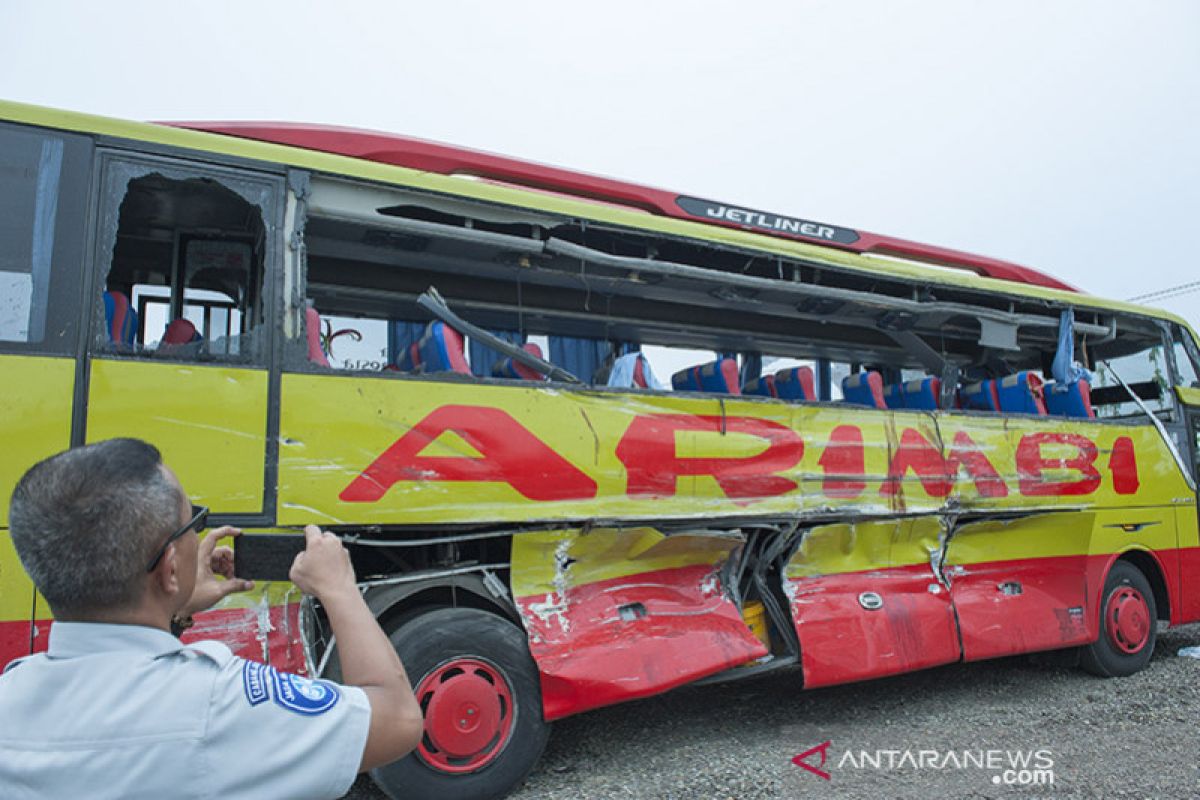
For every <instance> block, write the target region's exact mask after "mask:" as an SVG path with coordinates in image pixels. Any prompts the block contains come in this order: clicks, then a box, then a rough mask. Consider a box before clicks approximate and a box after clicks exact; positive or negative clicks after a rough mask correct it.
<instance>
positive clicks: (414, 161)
mask: <svg viewBox="0 0 1200 800" xmlns="http://www.w3.org/2000/svg"><path fill="white" fill-rule="evenodd" d="M164 124H167V125H172V126H175V127H179V128H187V129H190V130H197V131H204V132H207V133H218V134H224V135H227V136H237V137H241V138H244V139H253V140H257V141H262V142H270V143H272V144H282V145H288V146H292V147H299V148H303V149H306V150H315V151H319V152H324V153H332V154H336V155H342V156H348V157H351V158H358V159H363V160H366V161H372V162H375V163H379V164H389V165H393V166H400V167H407V168H409V169H415V170H420V171H422V172H432V173H436V174H439V175H464V176H471V177H477V178H483V179H487V180H493V181H499V182H503V183H508V184H512V185H515V186H519V187H523V188H531V189H538V190H542V191H550V192H556V193H560V194H566V195H571V196H575V197H581V198H587V199H590V200H599V201H603V202H606V203H613V204H617V205H623V206H628V207H632V208H636V209H640V210H643V211H647V212H650V213H652V214H658V215H662V216H668V217H675V218H678V219H685V220H690V221H694V222H702V223H706V224H709V225H720V226H724V227H729V228H737V229H740V230H745V231H750V232H753V233H760V234H765V235H768V236H776V237H781V238H786V239H795V240H798V241H803V242H809V243H813V244H820V245H824V246H827V247H835V248H838V249H842V250H848V251H851V252H855V253H866V254H873V255H882V256H894V257H899V258H904V259H908V260H913V261H919V262H923V263H928V264H934V265H937V266H941V267H949V268H953V269H962V270H969V271H971V272H974V273H975V274H977V275H981V276H984V277H988V278H995V279H998V280H1005V281H1011V282H1014V283H1022V284H1028V285H1033V286H1042V287H1046V288H1050V289H1060V290H1064V291H1071V292H1075V291H1078V290H1077V289H1076V288H1075V287H1074V286H1071V285H1070V284H1068V283H1065V282H1063V281H1060V280H1058V279H1057V278H1054V277H1052V276H1050V275H1047V274H1045V273H1043V272H1039V271H1037V270H1035V269H1031V268H1029V267H1024V266H1021V265H1019V264H1014V263H1011V262H1008V261H1001V260H999V259H994V258H989V257H987V256H980V255H975V254H973V253H966V252H962V251H959V250H952V249H950V248H945V247H937V246H935V245H928V244H922V243H920V242H912V241H908V240H905V239H898V238H895V237H891V236H882V235H879V234H875V233H869V232H866V231H860V230H854V229H851V228H845V227H841V226H836V225H829V224H825V223H821V222H814V221H812V220H806V219H799V218H795V217H787V216H783V215H780V214H773V213H769V212H765V211H758V210H755V209H750V208H744V207H741V206H734V205H729V204H725V203H720V202H716V201H712V200H703V199H700V198H696V197H689V196H687V195H681V194H677V193H675V192H670V191H666V190H663V189H654V188H650V187H646V186H641V185H638V184H634V183H627V182H625V181H619V180H615V179H612V178H605V177H602V176H597V175H590V174H587V173H583V172H575V171H572V170H566V169H561V168H559V167H553V166H548V165H545V164H538V163H536V162H532V161H523V160H520V159H516V158H510V157H508V156H502V155H496V154H493V153H486V152H482V151H478V150H470V149H466V148H461V147H454V146H451V145H446V144H441V143H438V142H431V141H428V140H424V139H417V138H413V137H408V136H398V135H395V134H390V133H380V132H376V131H368V130H361V129H356V128H342V127H336V126H330V125H311V124H305V123H285V122H167V123H164Z"/></svg>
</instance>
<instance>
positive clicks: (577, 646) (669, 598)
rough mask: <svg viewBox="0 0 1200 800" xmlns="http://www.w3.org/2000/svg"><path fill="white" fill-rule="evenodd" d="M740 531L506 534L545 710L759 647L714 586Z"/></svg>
mask: <svg viewBox="0 0 1200 800" xmlns="http://www.w3.org/2000/svg"><path fill="white" fill-rule="evenodd" d="M743 541H744V538H743V537H742V536H741V535H738V534H732V533H722V532H701V533H681V534H674V535H671V536H666V535H664V534H662V533H661V532H659V531H657V530H654V529H652V528H630V529H625V530H615V529H610V528H602V529H600V528H598V529H592V530H590V531H588V532H587V533H584V532H582V531H580V530H568V531H550V532H545V533H527V534H521V535H518V536H515V537H513V549H512V576H513V577H512V589H513V595H514V597H515V598H516V601H517V607H518V609H519V611H520V614H521V619H522V621H523V622H524V624H525V628H526V631H527V632H528V635H529V649H530V652H531V653H532V654H533V658H534V660H535V661H536V662H537V665H538V668H539V670H540V672H541V680H542V701H543V708H544V711H543V713H544V714H545V717H546V719H556V718H559V717H562V716H565V715H567V714H573V713H577V712H579V711H585V710H587V709H590V708H596V707H599V706H604V705H609V704H611V703H617V702H621V701H623V700H630V699H633V698H636V697H644V696H646V695H650V694H655V693H658V692H662V691H665V690H667V689H671V688H674V687H676V686H680V685H682V684H685V683H688V682H690V681H693V680H695V679H697V678H701V677H704V676H706V675H711V674H713V673H716V672H720V671H722V670H725V669H728V668H729V667H733V666H736V665H738V664H744V663H746V662H748V661H751V660H753V659H755V658H759V657H761V656H764V655H766V654H767V648H766V647H765V646H764V645H763V644H762V642H761V641H759V640H758V638H756V637H755V635H754V633H753V632H752V631H751V630H750V628H749V627H748V626H747V625H746V623H745V622H743V620H742V615H741V612H740V611H739V610H738V608H737V606H736V605H734V603H733V602H732V601H731V600H730V599H729V598H728V597H727V596H726V595H725V593H724V592H723V591H722V586H721V582H720V577H719V571H720V568H721V565H722V564H723V563H724V562H725V560H726V559H728V558H729V557H730V555H731V554H732V553H733V551H734V550H735V549H736V548H738V547H739V546H741V544H742V543H743Z"/></svg>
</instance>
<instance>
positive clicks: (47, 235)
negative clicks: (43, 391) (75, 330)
mask: <svg viewBox="0 0 1200 800" xmlns="http://www.w3.org/2000/svg"><path fill="white" fill-rule="evenodd" d="M83 151H84V146H83V145H82V144H81V143H80V142H78V141H76V140H75V139H74V137H69V136H65V135H47V134H44V133H41V132H39V131H33V130H19V129H16V128H9V127H0V343H14V344H28V345H34V346H38V345H40V347H37V348H36V349H48V350H49V351H52V352H61V351H63V350H64V349H65V348H66V347H67V345H66V343H67V342H69V341H70V338H71V337H69V336H68V335H67V331H68V330H69V329H70V328H71V327H72V325H73V324H74V320H75V319H77V318H78V311H77V308H76V303H75V301H74V296H75V292H76V291H77V289H78V283H79V275H78V271H77V270H75V269H71V268H66V269H64V267H67V265H74V264H79V263H80V262H81V260H82V259H81V256H80V253H78V252H77V249H78V247H79V245H80V243H81V241H82V236H81V234H82V230H81V226H80V223H81V222H82V205H83V203H84V202H85V198H86V192H85V190H84V189H83V188H82V186H83V185H85V184H84V181H86V172H87V170H86V168H84V165H83V163H82V160H83V158H82V156H83ZM64 247H70V248H71V252H66V251H65V250H64ZM52 265H54V266H55V269H54V270H53V273H54V274H52V270H51V266H52Z"/></svg>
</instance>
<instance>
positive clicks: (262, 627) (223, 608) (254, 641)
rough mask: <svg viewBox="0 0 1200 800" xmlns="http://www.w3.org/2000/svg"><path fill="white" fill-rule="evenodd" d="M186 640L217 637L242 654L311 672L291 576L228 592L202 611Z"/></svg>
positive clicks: (298, 671)
mask: <svg viewBox="0 0 1200 800" xmlns="http://www.w3.org/2000/svg"><path fill="white" fill-rule="evenodd" d="M180 639H182V640H183V641H184V642H195V641H201V640H204V639H216V640H217V641H219V642H223V643H224V644H225V645H226V646H228V647H229V649H230V650H232V651H233V654H234V655H236V656H241V657H242V658H245V659H249V660H251V661H260V662H262V663H264V664H270V665H271V666H273V667H275V668H276V669H278V670H282V671H284V672H292V673H296V674H299V675H305V674H307V672H308V668H307V664H306V662H305V658H304V646H303V642H302V641H301V637H300V591H299V590H298V589H297V588H296V587H295V585H293V584H292V583H289V582H287V581H275V582H271V581H259V582H257V583H256V584H255V587H254V588H253V589H251V590H250V591H249V592H243V593H240V594H234V595H230V596H229V597H226V598H225V599H223V600H222V601H221V602H219V603H218V604H217V605H216V607H214V608H213V609H211V610H209V611H206V612H204V613H202V614H197V615H196V618H195V625H193V626H192V627H191V628H189V629H188V630H187V631H185V632H184V634H183V635H182V636H181V637H180Z"/></svg>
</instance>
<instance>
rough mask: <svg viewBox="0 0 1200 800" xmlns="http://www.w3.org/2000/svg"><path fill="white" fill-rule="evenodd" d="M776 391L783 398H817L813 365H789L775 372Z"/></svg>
mask: <svg viewBox="0 0 1200 800" xmlns="http://www.w3.org/2000/svg"><path fill="white" fill-rule="evenodd" d="M775 391H776V392H778V395H777V396H778V397H779V398H780V399H782V400H816V399H817V383H816V381H815V380H814V379H813V371H812V367H788V368H787V369H781V370H779V371H778V372H776V373H775Z"/></svg>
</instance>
